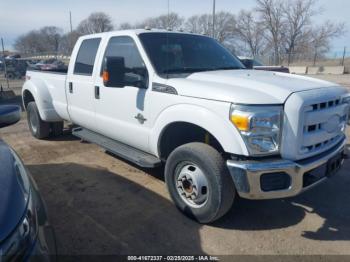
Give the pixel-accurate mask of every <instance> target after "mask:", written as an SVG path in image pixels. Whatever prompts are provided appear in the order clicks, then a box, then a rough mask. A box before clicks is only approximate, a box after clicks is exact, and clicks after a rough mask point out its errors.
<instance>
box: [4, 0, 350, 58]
mask: <svg viewBox="0 0 350 262" xmlns="http://www.w3.org/2000/svg"><path fill="white" fill-rule="evenodd" d="M169 1H170V11H171V12H176V13H178V14H179V15H181V16H183V17H189V16H191V15H194V14H201V13H211V12H212V3H213V0H169ZM318 5H319V6H320V7H322V8H323V14H322V15H319V16H318V17H316V18H315V19H314V21H315V23H322V22H324V21H325V20H327V19H329V20H331V21H333V22H345V23H346V26H347V33H346V35H345V36H344V37H342V38H338V39H334V40H333V42H332V50H334V52H341V51H342V50H343V48H344V46H347V48H348V50H350V15H349V11H350V1H349V0H331V1H330V0H318ZM254 6H255V0H216V10H217V11H218V12H219V11H229V12H232V13H234V14H236V13H238V12H239V11H240V10H242V9H246V10H247V9H251V8H254ZM167 10H168V0H0V37H2V38H3V39H4V42H5V47H6V49H13V47H12V45H13V43H14V41H15V40H16V38H17V37H18V36H20V35H21V34H25V33H26V32H28V31H30V30H33V29H39V28H40V27H43V26H48V25H53V26H58V27H60V28H62V29H63V30H64V31H65V32H68V31H69V11H71V12H72V18H73V27H76V26H77V25H78V23H79V22H80V21H81V20H82V19H84V18H86V17H87V16H88V15H89V14H90V13H92V12H96V11H102V12H105V13H107V14H108V15H110V16H111V18H112V19H113V23H114V25H116V26H118V24H120V23H123V22H130V23H134V22H140V21H142V20H143V19H145V18H148V17H153V16H158V15H161V14H165V13H167Z"/></svg>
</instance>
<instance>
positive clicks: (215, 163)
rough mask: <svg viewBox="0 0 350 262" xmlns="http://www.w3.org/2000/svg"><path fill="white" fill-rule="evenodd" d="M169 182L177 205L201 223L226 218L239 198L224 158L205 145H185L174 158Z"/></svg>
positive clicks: (167, 171) (169, 165)
mask: <svg viewBox="0 0 350 262" xmlns="http://www.w3.org/2000/svg"><path fill="white" fill-rule="evenodd" d="M165 182H166V184H167V187H168V190H169V193H170V196H171V198H172V199H173V201H174V202H175V205H176V206H177V207H178V208H179V209H180V210H181V211H182V212H184V213H185V214H186V215H188V216H190V217H192V218H195V219H196V220H197V221H199V222H200V223H210V222H213V221H215V220H217V219H219V218H220V217H222V216H223V215H225V214H226V213H227V211H228V210H229V209H230V208H231V206H232V204H233V201H234V198H235V194H236V190H235V187H234V183H233V181H232V179H231V177H230V174H229V172H228V169H227V167H226V164H225V160H224V158H223V157H222V156H221V155H220V153H219V152H218V151H217V150H215V149H214V148H213V147H211V146H209V145H206V144H203V143H189V144H185V145H183V146H180V147H178V148H176V149H175V150H174V151H173V152H172V153H171V154H170V156H169V158H168V160H167V162H166V165H165Z"/></svg>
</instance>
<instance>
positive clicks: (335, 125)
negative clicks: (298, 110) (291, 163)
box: [299, 97, 347, 155]
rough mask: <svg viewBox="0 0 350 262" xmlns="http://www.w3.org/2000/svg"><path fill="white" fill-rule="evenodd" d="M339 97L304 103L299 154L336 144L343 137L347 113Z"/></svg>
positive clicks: (320, 149) (315, 151) (324, 148)
mask: <svg viewBox="0 0 350 262" xmlns="http://www.w3.org/2000/svg"><path fill="white" fill-rule="evenodd" d="M340 101H341V99H340V97H339V98H336V99H333V100H327V101H322V102H320V103H315V104H311V105H310V106H308V105H306V106H305V107H304V109H303V110H302V112H303V114H304V116H303V117H302V119H304V124H303V140H302V143H301V145H300V151H299V153H300V154H302V155H303V154H309V153H317V152H318V151H322V150H326V149H328V148H330V147H332V146H334V145H335V144H337V143H338V142H339V141H340V140H341V139H342V138H343V137H344V135H343V131H344V128H345V125H346V119H347V114H346V111H344V107H343V105H342V104H341V103H340Z"/></svg>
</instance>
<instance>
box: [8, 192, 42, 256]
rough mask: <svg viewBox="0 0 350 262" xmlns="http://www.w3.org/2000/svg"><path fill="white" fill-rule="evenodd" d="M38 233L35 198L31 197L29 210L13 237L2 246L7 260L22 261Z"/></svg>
mask: <svg viewBox="0 0 350 262" xmlns="http://www.w3.org/2000/svg"><path fill="white" fill-rule="evenodd" d="M37 231H38V221H37V213H36V210H35V205H34V203H33V198H32V197H31V196H30V197H29V201H28V208H27V210H26V212H25V214H24V216H23V218H22V220H21V222H20V223H19V224H18V226H17V228H16V229H15V231H14V232H13V233H12V234H11V236H10V237H9V238H8V239H7V240H6V241H5V242H4V243H3V244H2V245H1V249H2V250H1V251H2V252H3V256H4V257H5V258H6V257H7V258H13V261H15V260H22V259H23V258H24V257H25V256H26V254H27V253H28V249H30V248H31V247H32V246H33V244H34V242H35V239H36V235H37Z"/></svg>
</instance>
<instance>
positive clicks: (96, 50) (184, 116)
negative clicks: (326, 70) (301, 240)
mask: <svg viewBox="0 0 350 262" xmlns="http://www.w3.org/2000/svg"><path fill="white" fill-rule="evenodd" d="M349 103H350V97H349V94H348V93H347V90H346V89H345V88H344V87H341V86H339V85H337V84H333V83H330V82H325V81H321V80H317V79H312V78H307V77H304V76H298V75H289V74H284V73H278V72H267V71H266V72H265V71H256V70H248V69H245V68H244V66H243V65H242V63H241V62H240V61H239V59H238V58H237V57H235V56H234V55H232V54H231V53H230V52H229V51H227V50H226V49H225V48H224V47H223V46H221V45H220V44H219V43H218V42H217V41H216V40H214V39H212V38H210V37H207V36H202V35H195V34H188V33H183V32H169V31H162V30H141V29H140V30H128V31H118V32H108V33H101V34H94V35H88V36H83V37H81V38H80V39H79V40H78V41H77V43H76V45H75V47H74V50H73V52H72V56H71V60H70V64H69V67H68V72H38V71H28V72H27V75H26V82H25V84H24V86H23V104H24V107H25V109H26V111H27V116H28V124H29V127H30V131H31V132H32V134H33V136H35V137H36V138H38V139H44V138H47V137H49V136H51V137H52V136H57V135H60V134H62V130H63V121H69V122H71V123H73V124H74V125H76V126H77V128H75V129H73V134H74V135H76V136H78V137H81V138H82V139H83V140H86V141H90V142H93V143H96V144H98V145H100V146H102V147H103V148H105V149H106V150H107V151H109V152H112V153H114V154H115V155H117V156H120V157H122V158H124V159H126V160H128V161H131V162H133V163H136V164H137V165H139V166H142V167H147V168H152V167H156V166H158V165H161V164H162V163H165V182H166V185H167V187H168V190H169V193H170V195H171V197H172V199H173V201H174V202H175V204H176V206H177V207H178V208H179V209H180V210H181V211H183V212H184V213H186V214H187V215H189V216H191V217H193V218H195V219H196V220H198V221H199V222H201V223H209V222H212V221H215V220H217V219H218V218H220V217H221V216H223V215H224V214H225V213H226V212H227V211H228V210H229V209H230V207H231V206H232V204H233V202H234V199H235V197H236V196H237V195H239V196H240V197H243V198H247V199H274V198H285V197H290V196H295V195H297V194H299V193H301V192H303V191H304V190H306V189H309V188H311V187H313V186H315V185H317V184H319V183H320V182H322V181H324V180H326V179H327V178H328V177H330V176H332V175H333V174H334V173H336V171H338V170H339V168H340V167H341V166H342V164H343V161H344V158H345V157H346V136H345V130H346V125H347V121H348V115H349ZM335 193H336V192H335Z"/></svg>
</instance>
